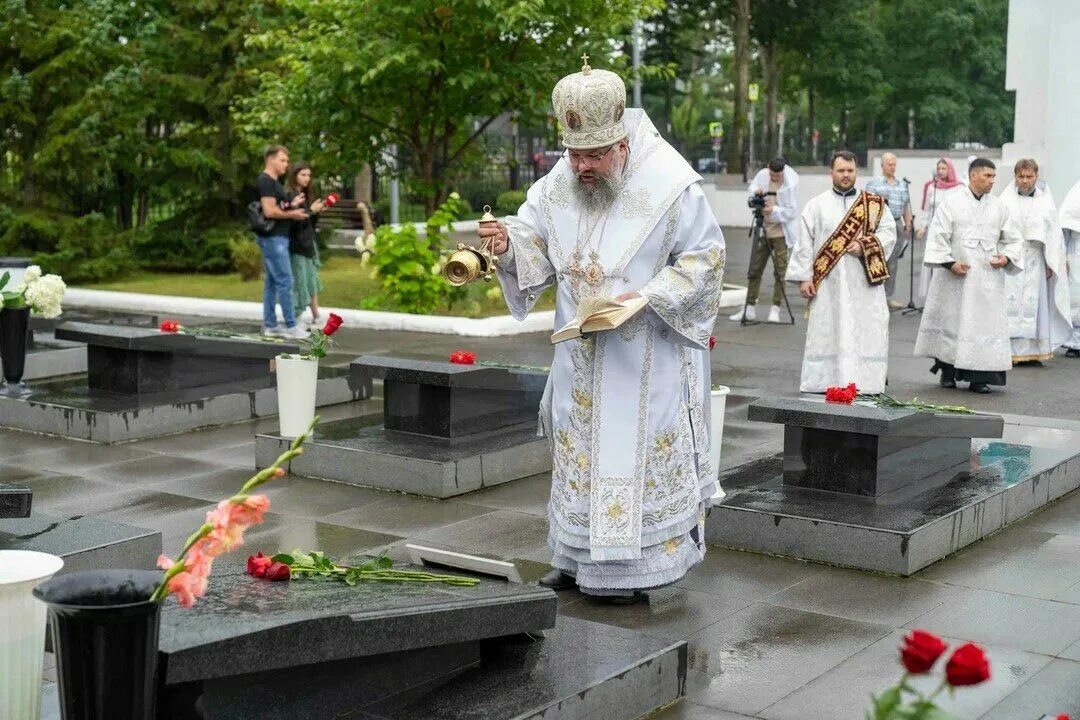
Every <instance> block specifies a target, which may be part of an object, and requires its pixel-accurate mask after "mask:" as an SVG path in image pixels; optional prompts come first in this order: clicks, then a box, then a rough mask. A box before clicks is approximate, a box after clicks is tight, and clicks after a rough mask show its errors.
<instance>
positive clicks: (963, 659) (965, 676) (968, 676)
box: [945, 643, 990, 687]
mask: <svg viewBox="0 0 1080 720" xmlns="http://www.w3.org/2000/svg"><path fill="white" fill-rule="evenodd" d="M945 679H946V680H948V681H949V684H950V685H952V686H953V687H961V686H963V685H978V684H979V683H981V682H985V681H987V680H989V679H990V661H989V660H988V659H987V657H986V653H985V652H983V649H982V648H981V647H979V646H978V645H975V644H974V643H964V644H963V645H961V646H960V647H958V648H957V649H956V652H954V653H953V654H952V657H951V658H949V662H948V663H946V664H945Z"/></svg>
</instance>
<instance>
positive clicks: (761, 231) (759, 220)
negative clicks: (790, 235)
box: [739, 208, 795, 326]
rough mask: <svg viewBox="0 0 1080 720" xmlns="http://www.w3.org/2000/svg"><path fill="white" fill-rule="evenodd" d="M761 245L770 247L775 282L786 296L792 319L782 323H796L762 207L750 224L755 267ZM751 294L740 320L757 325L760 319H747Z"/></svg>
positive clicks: (744, 305) (785, 301)
mask: <svg viewBox="0 0 1080 720" xmlns="http://www.w3.org/2000/svg"><path fill="white" fill-rule="evenodd" d="M761 245H765V246H766V247H768V252H769V259H770V260H772V268H773V282H775V283H776V286H777V287H778V288H780V295H781V296H782V297H783V298H784V307H785V308H786V309H787V314H788V317H789V318H790V321H788V322H785V323H781V324H783V325H794V324H795V315H794V314H793V313H792V312H791V303H790V302H789V301H788V297H787V292H786V291H785V290H784V278H782V277H780V269H779V268H780V266H779V265H777V264H776V251H775V250H774V249H773V246H772V243H770V242H769V241H768V239H767V238H766V237H765V213H764V212H762V210H761V208H755V209H754V223H753V224H752V225H751V226H750V267H751V268H752V267H754V260H756V259H757V254H758V253H759V252H762V251H763V250H764V249H765V248H762V247H761ZM746 279H747V284H749V280H750V275H749V273H748V274H747V276H746ZM749 301H750V295H749V294H747V296H746V299H744V300H743V312H742V320H740V321H739V324H740V325H743V326H746V325H757V324H759V323H760V322H761V321H760V320H747V319H746V307H747V305H748V304H749Z"/></svg>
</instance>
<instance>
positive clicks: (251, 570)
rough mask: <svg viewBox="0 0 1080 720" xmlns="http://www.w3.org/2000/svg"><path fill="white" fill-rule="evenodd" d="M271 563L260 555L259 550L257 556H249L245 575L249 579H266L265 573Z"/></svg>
mask: <svg viewBox="0 0 1080 720" xmlns="http://www.w3.org/2000/svg"><path fill="white" fill-rule="evenodd" d="M272 564H273V561H272V560H270V558H268V557H266V556H265V555H263V554H262V551H261V550H260V551H259V553H258V554H257V555H251V556H250V557H248V560H247V573H248V575H250V576H251V577H257V578H264V577H266V571H267V570H269V569H270V566H271V565H272Z"/></svg>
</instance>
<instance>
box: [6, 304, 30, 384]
mask: <svg viewBox="0 0 1080 720" xmlns="http://www.w3.org/2000/svg"><path fill="white" fill-rule="evenodd" d="M29 340H30V308H28V307H26V308H19V309H13V308H4V309H3V310H0V363H3V365H4V386H5V390H8V391H11V390H15V391H17V392H22V391H23V390H25V388H26V384H25V383H24V382H23V381H22V377H23V372H25V370H26V347H27V345H28V344H29Z"/></svg>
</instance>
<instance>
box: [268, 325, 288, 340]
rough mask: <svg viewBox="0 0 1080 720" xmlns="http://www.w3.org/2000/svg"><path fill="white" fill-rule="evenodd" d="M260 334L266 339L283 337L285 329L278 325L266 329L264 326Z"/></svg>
mask: <svg viewBox="0 0 1080 720" xmlns="http://www.w3.org/2000/svg"><path fill="white" fill-rule="evenodd" d="M262 334H263V335H265V336H266V337H285V328H283V327H281V326H280V325H275V326H274V327H266V326H265V325H264V326H263V329H262Z"/></svg>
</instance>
